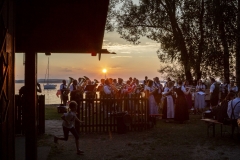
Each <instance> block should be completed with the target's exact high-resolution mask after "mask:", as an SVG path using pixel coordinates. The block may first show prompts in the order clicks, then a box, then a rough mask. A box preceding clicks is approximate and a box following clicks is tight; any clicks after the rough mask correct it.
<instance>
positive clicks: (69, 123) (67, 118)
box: [54, 101, 84, 154]
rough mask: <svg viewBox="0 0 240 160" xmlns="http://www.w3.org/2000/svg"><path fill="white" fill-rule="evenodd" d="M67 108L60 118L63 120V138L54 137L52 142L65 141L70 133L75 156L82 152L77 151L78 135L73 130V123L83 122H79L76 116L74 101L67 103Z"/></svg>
mask: <svg viewBox="0 0 240 160" xmlns="http://www.w3.org/2000/svg"><path fill="white" fill-rule="evenodd" d="M69 108H70V110H69V112H67V113H64V114H63V115H62V117H61V118H62V120H63V123H62V127H63V133H64V138H59V137H57V136H54V142H55V143H58V140H64V141H67V140H68V136H69V132H71V133H72V135H73V136H74V138H75V143H76V149H77V154H83V153H84V152H83V151H82V150H80V149H79V134H78V132H77V130H76V129H75V121H78V122H80V123H83V121H81V120H79V119H78V118H77V116H76V110H77V103H76V102H75V101H71V102H70V103H69Z"/></svg>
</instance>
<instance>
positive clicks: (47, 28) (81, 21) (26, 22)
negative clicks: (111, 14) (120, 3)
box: [15, 0, 109, 54]
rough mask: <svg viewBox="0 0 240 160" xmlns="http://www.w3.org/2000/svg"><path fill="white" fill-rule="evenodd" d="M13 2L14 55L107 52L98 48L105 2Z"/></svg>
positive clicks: (90, 0) (104, 0)
mask: <svg viewBox="0 0 240 160" xmlns="http://www.w3.org/2000/svg"><path fill="white" fill-rule="evenodd" d="M16 3H17V5H16V36H15V37H16V52H26V51H34V52H51V53H107V54H108V53H109V52H108V51H106V50H103V49H102V43H103V37H104V30H105V24H106V18H107V12H108V5H109V0H34V1H27V0H22V1H17V2H16Z"/></svg>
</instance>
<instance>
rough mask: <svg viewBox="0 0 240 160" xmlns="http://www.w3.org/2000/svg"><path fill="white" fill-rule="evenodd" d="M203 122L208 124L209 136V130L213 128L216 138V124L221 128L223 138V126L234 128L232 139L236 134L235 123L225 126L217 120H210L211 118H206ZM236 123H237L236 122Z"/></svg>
mask: <svg viewBox="0 0 240 160" xmlns="http://www.w3.org/2000/svg"><path fill="white" fill-rule="evenodd" d="M201 120H202V121H204V122H206V123H207V124H208V126H207V134H208V136H209V128H210V127H211V126H212V127H213V137H215V125H216V124H219V125H220V126H221V136H222V133H223V131H222V126H223V125H225V126H231V128H232V137H233V134H234V130H235V127H237V125H236V124H235V123H231V124H223V123H221V122H218V121H217V120H215V119H209V118H204V119H201ZM235 122H236V121H235ZM239 123H240V120H239Z"/></svg>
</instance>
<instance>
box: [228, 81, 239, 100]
mask: <svg viewBox="0 0 240 160" xmlns="http://www.w3.org/2000/svg"><path fill="white" fill-rule="evenodd" d="M230 92H232V93H234V94H235V95H236V96H237V93H238V87H237V86H236V85H234V81H231V82H230V84H229V85H228V93H230Z"/></svg>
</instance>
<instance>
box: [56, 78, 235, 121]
mask: <svg viewBox="0 0 240 160" xmlns="http://www.w3.org/2000/svg"><path fill="white" fill-rule="evenodd" d="M210 81H211V84H210V85H206V83H205V84H204V83H203V81H202V80H201V79H199V80H198V81H197V84H196V85H193V83H191V84H190V83H189V81H187V80H185V81H184V80H183V79H181V78H180V77H178V78H177V79H176V81H175V80H172V79H171V78H170V77H169V78H167V80H166V81H164V82H160V80H159V78H158V77H154V78H153V79H149V78H148V76H145V79H144V81H142V83H140V81H139V80H138V79H137V78H132V77H129V79H127V80H126V81H124V80H123V79H122V78H117V79H113V78H106V79H101V80H100V82H98V81H97V80H96V79H94V80H90V78H88V77H86V76H84V77H82V78H79V79H78V81H77V80H76V79H74V78H71V77H70V81H69V83H68V85H67V84H66V81H65V80H63V84H62V85H61V87H60V90H62V92H61V94H64V96H61V98H62V101H61V103H64V104H66V102H65V101H66V99H67V97H66V95H67V93H68V91H69V92H70V94H69V95H70V100H75V101H76V102H78V101H80V100H81V99H82V98H83V97H84V96H83V95H84V94H85V95H86V96H85V98H93V99H94V98H96V97H97V96H96V95H97V94H96V92H99V94H98V95H99V97H98V98H103V99H104V98H114V99H121V98H146V99H148V101H149V115H150V116H151V115H162V119H165V120H166V122H169V120H176V121H179V122H181V123H182V122H184V121H186V120H188V119H189V114H190V113H193V114H203V113H204V111H206V110H207V108H209V109H210V110H213V109H215V108H216V107H220V106H221V107H222V108H224V109H219V110H221V111H222V112H224V113H222V114H225V115H226V103H227V101H229V100H230V99H232V98H233V97H234V98H235V97H236V96H237V93H238V88H237V86H236V85H235V84H234V81H231V82H230V83H228V82H227V81H226V80H224V81H223V83H221V84H220V83H219V82H216V80H215V79H214V78H210ZM206 97H210V99H209V103H208V100H207V98H206ZM235 101H236V100H235ZM221 102H222V103H221ZM116 103H118V107H119V106H120V105H121V102H120V101H117V102H116ZM129 103H130V102H129ZM138 103H139V102H137V101H136V102H133V103H131V104H130V105H129V106H130V107H131V108H134V110H136V113H137V110H138V109H137V106H138ZM229 103H230V101H229ZM208 104H209V105H208ZM223 104H224V107H223V106H222V105H223ZM116 110H117V109H116ZM116 110H115V111H116ZM220 114H221V113H218V115H220Z"/></svg>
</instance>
